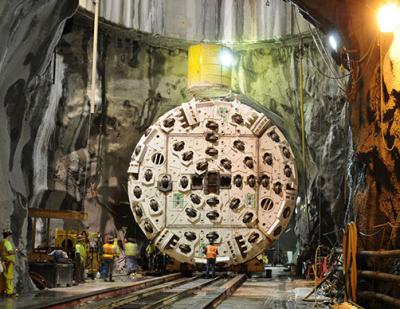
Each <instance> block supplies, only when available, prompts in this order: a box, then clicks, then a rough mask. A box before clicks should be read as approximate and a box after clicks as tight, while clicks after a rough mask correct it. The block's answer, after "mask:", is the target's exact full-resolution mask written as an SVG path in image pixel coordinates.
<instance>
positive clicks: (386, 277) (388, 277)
mask: <svg viewBox="0 0 400 309" xmlns="http://www.w3.org/2000/svg"><path fill="white" fill-rule="evenodd" d="M358 275H359V276H360V277H363V278H370V279H378V280H382V281H391V282H400V275H393V274H388V273H382V272H379V271H370V270H359V271H358Z"/></svg>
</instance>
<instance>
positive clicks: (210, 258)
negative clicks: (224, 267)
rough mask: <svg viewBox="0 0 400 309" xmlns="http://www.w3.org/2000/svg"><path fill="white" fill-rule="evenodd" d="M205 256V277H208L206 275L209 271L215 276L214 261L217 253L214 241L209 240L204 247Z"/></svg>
mask: <svg viewBox="0 0 400 309" xmlns="http://www.w3.org/2000/svg"><path fill="white" fill-rule="evenodd" d="M205 251H206V257H207V265H206V279H208V275H209V274H210V272H211V276H212V277H213V278H214V276H215V262H216V260H217V255H218V247H217V246H215V245H214V242H213V241H212V240H210V244H209V245H208V246H207V247H206V250H205Z"/></svg>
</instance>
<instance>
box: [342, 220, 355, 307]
mask: <svg viewBox="0 0 400 309" xmlns="http://www.w3.org/2000/svg"><path fill="white" fill-rule="evenodd" d="M343 272H344V277H345V301H348V300H352V301H353V302H356V301H357V227H356V223H355V222H350V223H349V224H348V225H347V227H346V231H345V233H344V234H343Z"/></svg>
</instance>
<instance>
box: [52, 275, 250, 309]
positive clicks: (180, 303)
mask: <svg viewBox="0 0 400 309" xmlns="http://www.w3.org/2000/svg"><path fill="white" fill-rule="evenodd" d="M245 280H246V277H245V275H237V276H234V277H223V276H218V277H216V278H213V279H205V278H202V277H201V276H200V275H195V276H192V277H182V276H180V275H179V274H175V275H167V276H163V277H159V278H152V279H147V280H143V281H142V282H137V283H136V284H135V285H133V286H132V287H130V288H127V287H124V288H120V289H114V290H113V291H112V293H111V292H110V291H106V292H104V293H98V294H96V295H94V296H93V297H91V298H87V297H86V298H85V297H82V298H81V299H74V300H71V302H64V303H62V304H58V305H55V306H49V307H47V308H85V309H109V308H110V309H111V308H120V309H136V308H148V309H149V308H191V309H203V308H215V307H216V306H217V305H218V304H219V303H220V302H222V301H223V300H224V299H226V298H227V297H229V296H230V295H231V294H232V293H233V292H234V291H235V290H236V288H238V287H239V286H240V285H241V283H242V282H244V281H245Z"/></svg>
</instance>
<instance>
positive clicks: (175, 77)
mask: <svg viewBox="0 0 400 309" xmlns="http://www.w3.org/2000/svg"><path fill="white" fill-rule="evenodd" d="M1 5H2V6H3V7H2V9H3V12H5V15H4V16H8V18H5V19H2V21H1V24H0V30H1V33H2V38H3V37H4V38H6V41H7V44H2V46H1V47H0V56H1V58H0V59H2V62H1V67H0V68H1V73H2V74H1V77H0V78H1V83H0V84H1V87H0V102H1V104H0V117H2V123H5V124H6V126H2V127H1V131H0V134H1V135H0V136H1V138H2V141H3V145H4V146H3V147H1V154H0V155H1V158H2V161H1V162H2V163H1V165H0V166H1V169H2V175H4V177H2V179H1V181H2V183H1V186H0V189H1V190H2V191H1V207H2V213H3V216H2V218H1V219H0V223H1V227H2V228H8V227H11V228H12V230H13V232H14V242H15V243H16V245H17V246H18V247H19V248H20V249H21V250H22V251H21V252H22V253H21V254H19V255H18V258H17V274H18V280H17V282H18V283H17V287H18V290H20V291H21V290H23V289H28V288H29V284H28V283H27V281H26V278H27V277H26V276H23V275H25V274H26V259H25V257H26V248H27V244H28V243H29V242H30V236H29V237H28V236H27V233H29V232H28V231H31V228H32V227H29V226H28V221H27V208H28V207H41V208H47V209H64V210H69V209H73V210H85V211H87V212H89V221H87V222H82V223H80V228H85V227H89V228H90V229H91V230H98V231H101V232H109V231H115V230H116V229H123V227H126V228H128V232H129V233H138V231H137V230H135V225H131V223H132V222H133V221H132V220H133V219H132V216H131V214H130V211H129V207H128V204H127V201H128V200H127V192H126V178H127V176H126V169H127V166H128V162H129V157H130V153H131V151H132V149H133V148H134V145H135V143H136V142H137V140H138V138H139V136H140V135H141V134H142V133H143V132H144V130H145V129H146V128H147V126H148V125H150V124H151V123H152V122H153V121H154V120H155V119H156V118H157V116H159V115H161V114H162V113H164V112H165V111H166V110H169V109H171V108H173V107H175V106H177V105H178V104H180V103H182V102H184V101H188V100H189V99H190V95H189V94H188V93H187V91H186V61H187V54H186V50H185V49H184V48H182V47H177V48H174V47H171V42H168V44H166V45H168V46H170V47H169V48H164V47H163V41H162V40H160V39H158V40H155V41H154V42H153V43H152V38H148V37H147V38H146V39H145V40H144V39H143V36H142V39H140V36H139V37H138V36H136V35H130V34H129V35H128V34H126V33H127V32H126V31H122V32H121V33H119V30H118V29H117V30H115V29H114V30H105V29H101V32H100V40H99V49H98V53H99V55H98V63H97V77H98V84H97V95H96V103H97V108H96V113H95V114H94V115H93V117H91V120H90V125H91V134H90V138H89V147H87V141H88V138H87V137H88V123H89V115H88V102H89V98H88V93H89V92H88V85H90V78H91V77H90V66H91V51H90V47H91V33H92V30H91V26H90V23H91V22H90V21H88V20H86V21H85V20H82V18H76V17H74V18H73V20H72V21H69V22H68V23H67V24H66V25H65V27H64V21H65V19H66V18H67V17H68V16H69V15H71V14H72V13H73V12H74V10H75V9H76V7H77V3H76V2H75V1H68V2H62V3H60V2H57V5H56V3H55V2H54V1H36V2H32V3H31V2H24V3H22V2H10V1H9V2H3V3H2V4H1ZM13 14H16V15H17V16H19V18H17V19H13V17H11V16H14V15H13ZM61 35H62V36H61ZM58 41H59V43H58V45H57V46H56V43H57V42H58ZM144 41H145V42H146V43H145V42H144ZM178 45H180V44H178ZM183 45H184V44H183ZM311 46H312V44H309V45H308V47H307V48H306V51H305V55H306V57H305V59H304V68H305V79H304V81H305V85H306V92H305V94H306V98H305V116H306V117H305V120H306V121H305V123H306V132H307V162H308V163H307V167H308V168H307V171H306V172H305V171H304V169H302V168H300V174H301V175H304V173H306V174H307V181H303V183H302V184H300V185H301V186H303V192H304V191H305V190H307V191H308V192H309V195H308V196H309V200H310V205H309V206H306V205H305V204H304V199H303V203H302V205H300V206H299V207H298V208H297V214H296V219H295V220H294V221H293V223H292V226H291V228H290V229H291V231H292V234H291V236H290V237H291V240H292V241H293V238H294V237H295V235H294V234H293V230H294V229H295V230H296V234H297V237H298V239H299V242H302V243H305V242H309V241H310V235H312V232H314V231H315V229H316V227H317V218H318V209H319V208H320V209H322V210H323V211H324V212H325V215H324V218H325V219H324V220H325V223H324V224H325V225H324V226H325V229H326V230H329V231H330V230H332V224H331V223H332V222H335V223H336V224H338V225H339V224H340V216H341V214H342V210H343V209H342V208H341V207H343V203H339V202H338V201H337V198H339V200H340V199H345V195H344V191H343V190H342V187H343V182H344V177H343V176H342V172H343V171H344V170H346V168H347V165H346V160H347V154H348V147H347V146H348V145H351V143H349V140H350V139H351V136H349V134H348V118H347V108H348V104H347V102H346V101H345V100H344V98H343V95H342V93H341V92H340V91H338V89H337V87H336V86H335V84H334V82H333V80H331V79H329V78H324V77H323V76H320V75H318V73H317V71H318V70H316V69H315V68H318V69H320V70H322V71H323V70H325V68H324V65H325V64H324V63H323V61H322V59H321V58H320V56H319V54H318V52H317V50H316V49H315V48H313V47H311ZM54 48H55V51H56V52H55V53H53V49H54ZM234 49H235V54H236V57H237V62H236V64H235V66H234V68H233V71H234V72H233V76H234V79H233V89H234V91H235V92H237V93H242V95H241V98H240V99H241V101H242V102H244V103H247V104H250V105H252V106H255V107H256V108H257V109H259V110H263V111H265V112H267V113H270V114H271V118H273V119H274V121H275V122H276V123H277V124H278V125H279V126H280V127H281V128H282V129H283V130H284V132H285V134H286V136H287V138H288V139H289V140H290V142H291V144H292V145H293V147H294V149H295V151H296V156H297V157H300V127H299V123H300V122H299V118H300V116H299V102H298V87H299V86H298V59H299V52H298V41H297V39H295V40H294V41H292V42H291V43H290V42H286V41H278V42H276V44H273V43H258V44H255V45H247V46H246V45H244V46H236V47H234ZM311 61H312V62H313V63H312V64H311ZM343 140H345V141H346V142H345V143H343ZM343 146H345V147H343ZM332 173H335V174H336V175H338V176H337V177H332V176H331V175H332ZM339 175H340V176H339ZM303 178H304V177H303ZM306 185H307V188H306ZM328 193H329V194H328ZM303 195H304V193H303ZM320 198H321V199H320ZM317 200H322V201H323V202H322V203H320V204H319V203H316V201H317ZM307 213H308V214H309V216H307ZM320 213H321V212H320ZM39 225H40V224H39ZM40 226H43V225H40ZM59 227H60V228H76V225H75V224H72V223H71V222H67V221H65V222H62V223H60V224H59ZM129 229H131V230H129ZM285 235H286V234H285ZM39 236H40V237H39V238H38V241H39V242H40V241H42V242H45V241H46V239H44V238H43V235H39ZM282 243H285V236H284V237H283V239H282ZM286 243H290V241H289V240H287V241H286ZM28 247H29V246H28Z"/></svg>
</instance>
